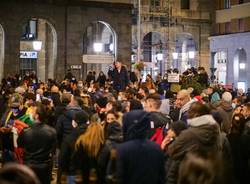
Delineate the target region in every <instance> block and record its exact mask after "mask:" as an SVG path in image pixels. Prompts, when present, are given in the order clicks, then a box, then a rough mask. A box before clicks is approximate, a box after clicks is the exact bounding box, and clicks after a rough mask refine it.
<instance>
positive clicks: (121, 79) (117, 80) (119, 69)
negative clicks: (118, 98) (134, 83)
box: [113, 61, 129, 91]
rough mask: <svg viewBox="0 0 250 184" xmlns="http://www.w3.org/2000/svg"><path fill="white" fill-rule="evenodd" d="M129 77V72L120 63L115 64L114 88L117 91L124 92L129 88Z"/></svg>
mask: <svg viewBox="0 0 250 184" xmlns="http://www.w3.org/2000/svg"><path fill="white" fill-rule="evenodd" d="M128 82H129V77H128V71H127V69H126V67H125V66H124V65H122V63H121V62H120V61H116V62H115V69H114V70H113V88H114V89H115V90H117V91H124V90H125V89H126V87H127V86H128Z"/></svg>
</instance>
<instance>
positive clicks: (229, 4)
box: [224, 0, 231, 9]
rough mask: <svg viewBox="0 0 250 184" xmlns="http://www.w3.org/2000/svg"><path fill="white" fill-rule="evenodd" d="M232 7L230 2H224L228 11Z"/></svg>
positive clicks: (227, 0)
mask: <svg viewBox="0 0 250 184" xmlns="http://www.w3.org/2000/svg"><path fill="white" fill-rule="evenodd" d="M230 7H231V3H230V0H224V8H226V9H228V8H230Z"/></svg>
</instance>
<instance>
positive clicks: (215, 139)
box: [168, 115, 221, 159]
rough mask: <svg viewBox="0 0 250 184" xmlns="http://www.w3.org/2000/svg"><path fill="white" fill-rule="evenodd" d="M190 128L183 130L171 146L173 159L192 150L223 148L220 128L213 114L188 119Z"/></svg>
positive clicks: (207, 150) (208, 150)
mask: <svg viewBox="0 0 250 184" xmlns="http://www.w3.org/2000/svg"><path fill="white" fill-rule="evenodd" d="M188 124H189V128H188V129H186V130H184V131H182V132H181V134H180V135H179V136H178V137H177V138H176V140H175V141H174V142H173V143H172V144H171V145H170V146H169V150H168V151H169V154H170V156H171V157H172V158H173V159H180V158H183V156H185V154H186V153H187V152H190V151H203V152H210V151H215V152H218V151H219V149H220V148H221V142H220V129H219V125H218V124H217V122H216V121H215V120H214V119H213V117H212V116H211V115H204V116H201V117H197V118H193V119H189V120H188Z"/></svg>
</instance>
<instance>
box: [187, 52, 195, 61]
mask: <svg viewBox="0 0 250 184" xmlns="http://www.w3.org/2000/svg"><path fill="white" fill-rule="evenodd" d="M194 56H195V52H194V51H189V52H188V58H189V59H194Z"/></svg>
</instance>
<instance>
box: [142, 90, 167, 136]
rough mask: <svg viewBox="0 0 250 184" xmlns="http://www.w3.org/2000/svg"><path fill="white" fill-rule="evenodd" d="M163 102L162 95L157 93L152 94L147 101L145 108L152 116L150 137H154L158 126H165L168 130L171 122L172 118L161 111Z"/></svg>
mask: <svg viewBox="0 0 250 184" xmlns="http://www.w3.org/2000/svg"><path fill="white" fill-rule="evenodd" d="M161 104H162V101H161V97H160V95H159V94H156V93H155V94H150V95H149V96H148V97H147V99H146V101H145V105H144V109H145V111H147V112H149V113H150V116H151V121H150V131H149V133H148V138H151V137H152V135H153V134H154V133H155V131H156V129H157V128H164V129H166V130H167V129H168V127H169V125H170V123H171V119H170V118H168V117H167V116H166V115H165V114H163V113H161V112H160V107H161Z"/></svg>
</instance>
